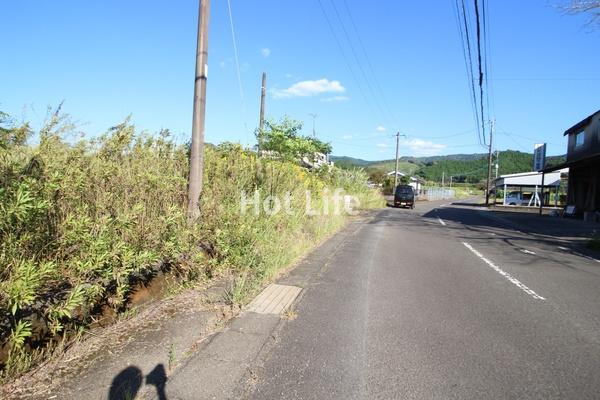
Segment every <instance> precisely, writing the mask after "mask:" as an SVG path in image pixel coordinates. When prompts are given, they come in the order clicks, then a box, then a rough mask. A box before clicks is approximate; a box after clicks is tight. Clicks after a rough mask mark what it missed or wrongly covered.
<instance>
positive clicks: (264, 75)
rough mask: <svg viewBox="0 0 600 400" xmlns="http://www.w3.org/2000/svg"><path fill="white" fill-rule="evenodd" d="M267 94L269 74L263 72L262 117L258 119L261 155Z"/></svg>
mask: <svg viewBox="0 0 600 400" xmlns="http://www.w3.org/2000/svg"><path fill="white" fill-rule="evenodd" d="M266 93H267V73H266V72H263V74H262V84H261V86H260V115H259V117H258V138H257V143H258V153H259V155H260V141H261V137H262V133H263V129H265V95H266Z"/></svg>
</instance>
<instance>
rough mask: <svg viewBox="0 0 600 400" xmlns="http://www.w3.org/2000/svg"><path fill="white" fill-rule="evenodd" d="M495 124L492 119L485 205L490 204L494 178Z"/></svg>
mask: <svg viewBox="0 0 600 400" xmlns="http://www.w3.org/2000/svg"><path fill="white" fill-rule="evenodd" d="M494 125H495V121H494V120H491V121H490V148H489V151H488V174H487V185H486V191H485V205H486V206H489V205H490V183H491V180H492V140H493V137H494Z"/></svg>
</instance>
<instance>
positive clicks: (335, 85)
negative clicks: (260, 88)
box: [272, 79, 346, 98]
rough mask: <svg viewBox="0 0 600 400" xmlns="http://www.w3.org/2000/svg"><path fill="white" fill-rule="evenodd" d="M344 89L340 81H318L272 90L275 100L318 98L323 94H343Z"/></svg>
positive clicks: (303, 82)
mask: <svg viewBox="0 0 600 400" xmlns="http://www.w3.org/2000/svg"><path fill="white" fill-rule="evenodd" d="M345 91H346V88H345V87H343V86H342V84H341V83H340V81H330V80H329V79H318V80H314V81H300V82H296V83H294V84H293V85H292V86H290V87H289V88H287V89H273V90H272V93H273V96H274V97H275V98H283V97H310V96H318V95H320V94H323V93H344V92H345Z"/></svg>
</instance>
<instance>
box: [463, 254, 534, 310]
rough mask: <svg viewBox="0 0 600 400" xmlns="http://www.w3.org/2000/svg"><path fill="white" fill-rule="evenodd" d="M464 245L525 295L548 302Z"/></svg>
mask: <svg viewBox="0 0 600 400" xmlns="http://www.w3.org/2000/svg"><path fill="white" fill-rule="evenodd" d="M462 244H463V245H464V246H465V247H466V248H467V249H469V250H470V251H471V252H472V253H473V254H475V255H476V256H477V257H479V258H480V259H481V260H482V261H483V262H485V263H486V264H487V265H488V266H489V267H490V268H492V269H493V270H494V271H496V272H497V273H499V274H500V275H502V276H503V277H505V278H506V279H507V280H508V281H509V282H511V283H512V284H514V285H515V286H516V287H518V288H519V289H521V290H522V291H524V292H525V293H527V294H528V295H530V296H531V297H533V298H534V299H536V300H546V298H545V297H542V296H540V295H539V294H537V293H536V292H534V291H533V290H531V289H530V288H528V287H527V286H526V285H525V284H524V283H522V282H521V281H519V280H518V279H517V278H515V277H513V276H512V275H511V274H509V273H508V272H506V271H504V270H502V269H501V268H500V267H498V266H497V265H495V264H494V263H493V262H491V261H490V260H488V259H487V258H485V257H484V256H483V254H481V253H480V252H479V251H477V250H475V249H474V248H473V246H471V245H470V244H469V243H467V242H462Z"/></svg>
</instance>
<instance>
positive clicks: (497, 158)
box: [496, 150, 500, 179]
mask: <svg viewBox="0 0 600 400" xmlns="http://www.w3.org/2000/svg"><path fill="white" fill-rule="evenodd" d="M499 163H500V150H496V179H498V168H499V165H498V164H499Z"/></svg>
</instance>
